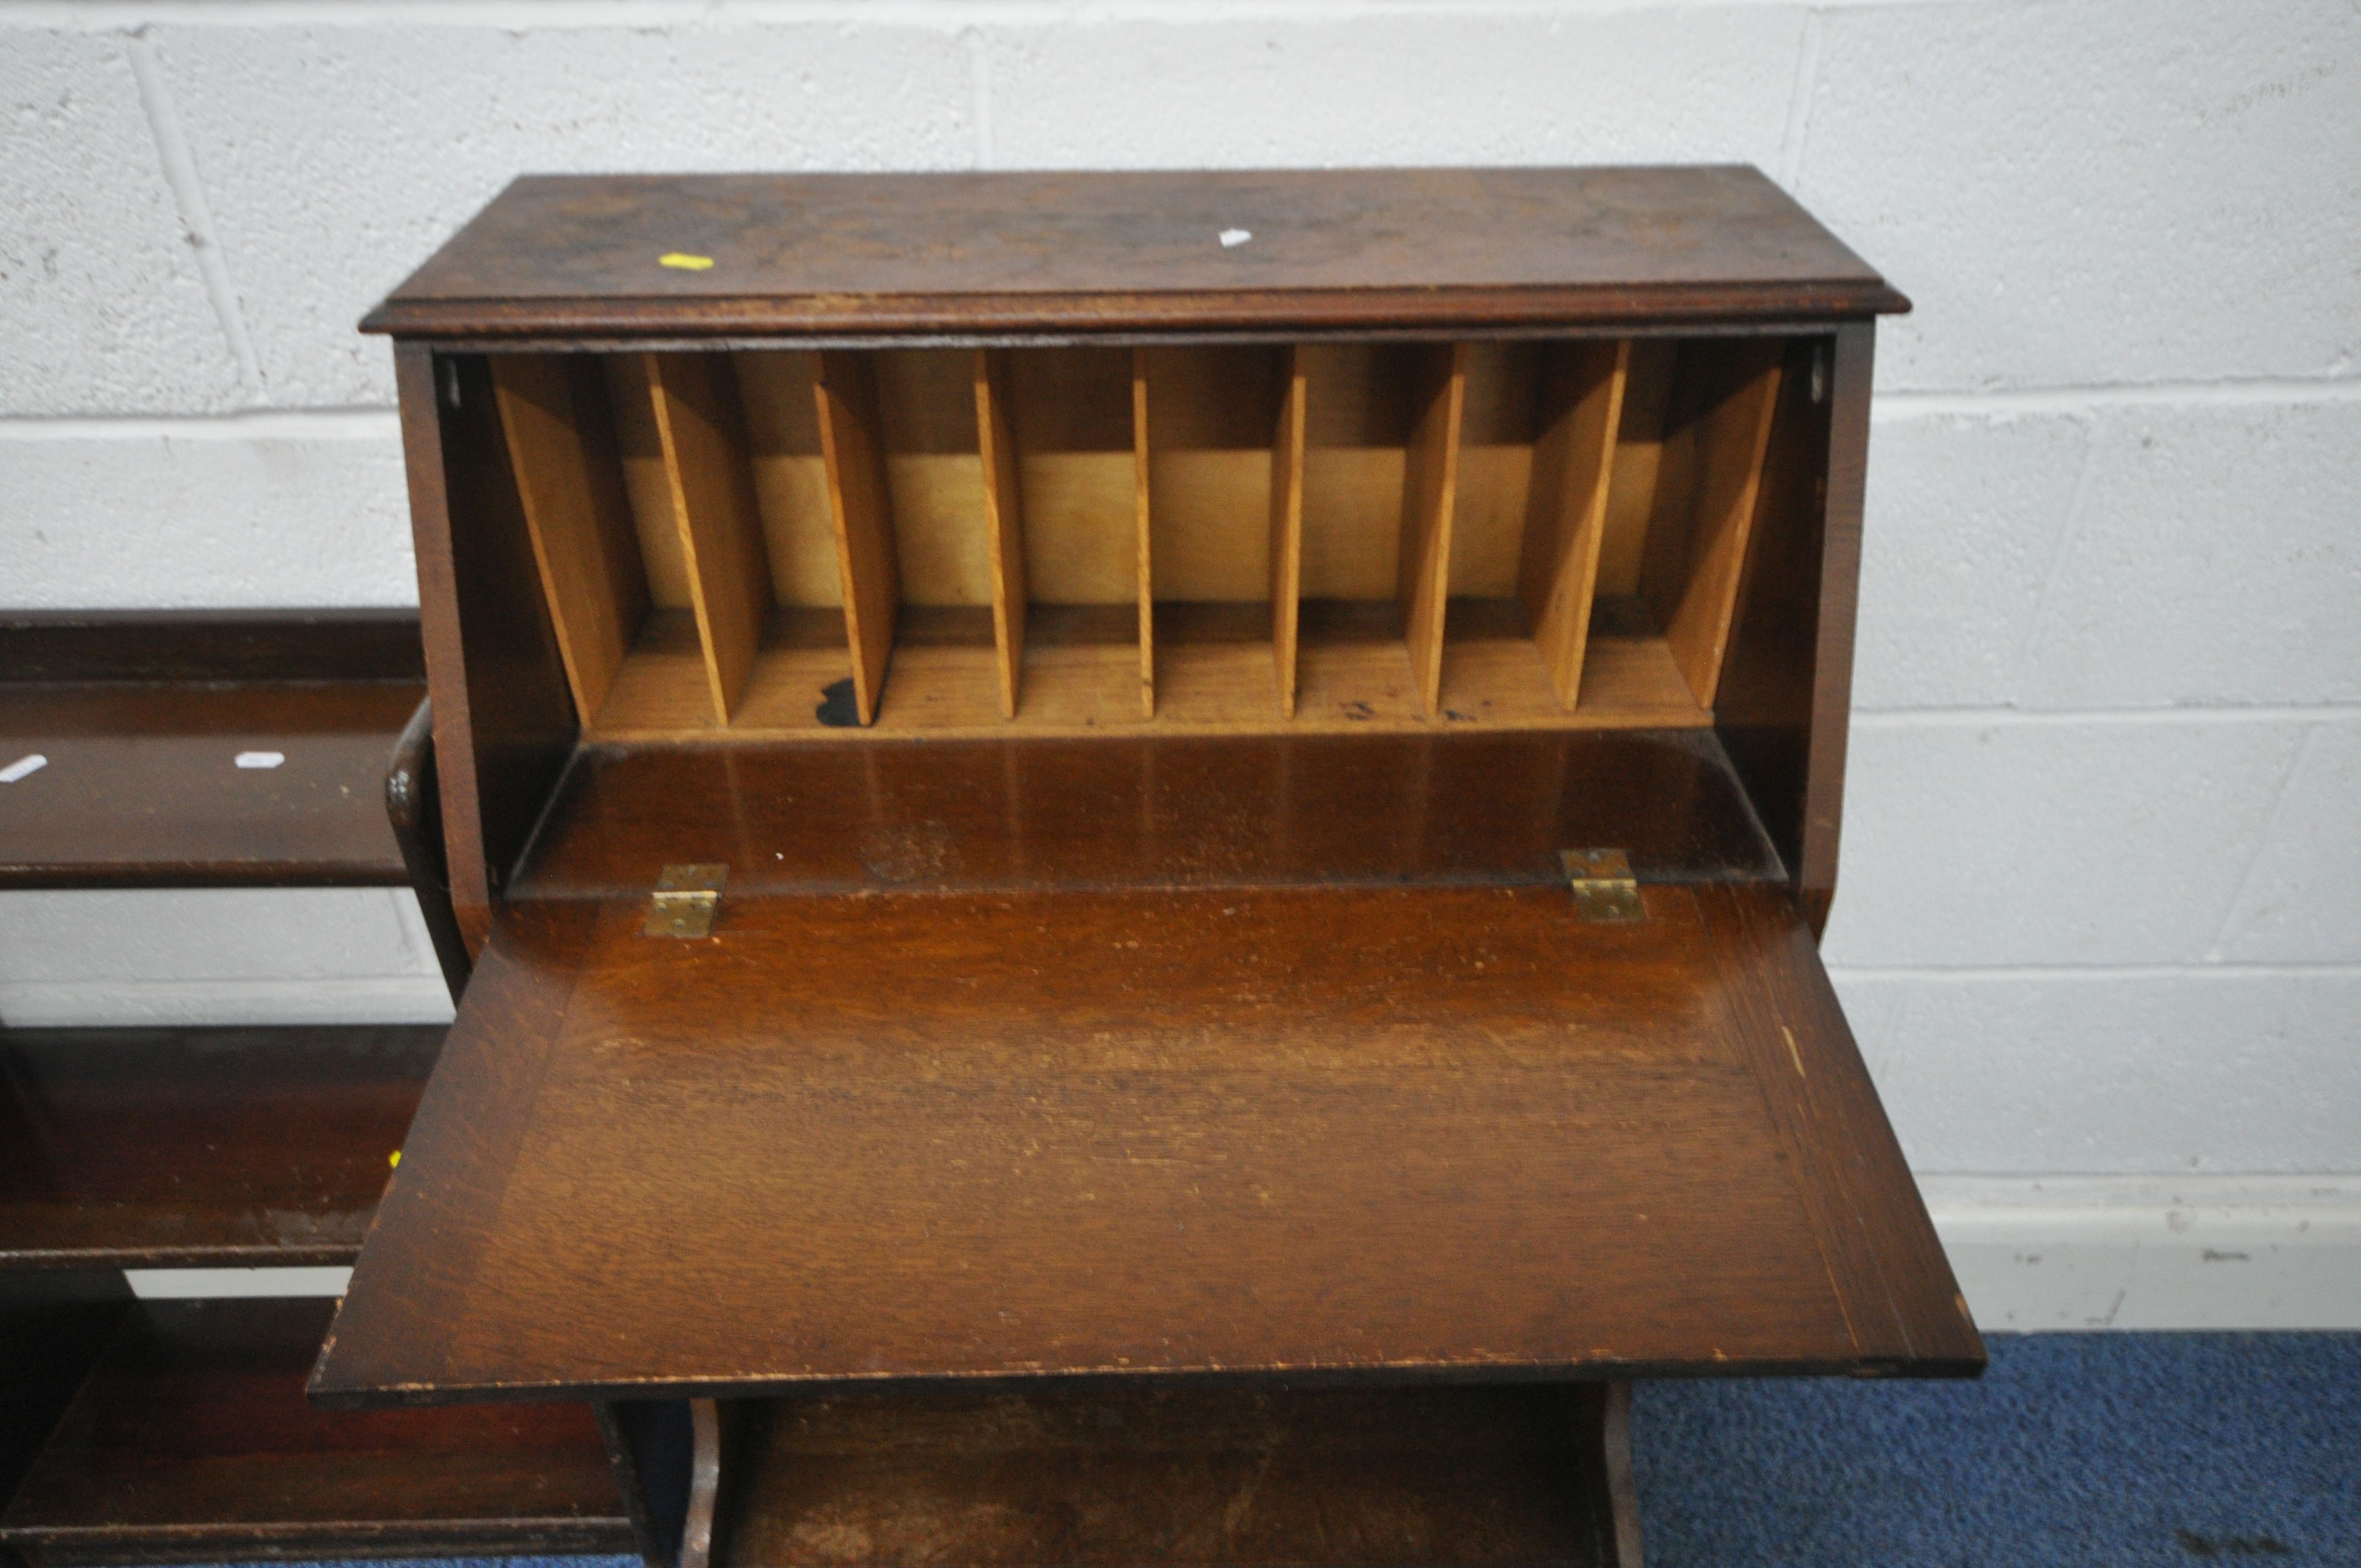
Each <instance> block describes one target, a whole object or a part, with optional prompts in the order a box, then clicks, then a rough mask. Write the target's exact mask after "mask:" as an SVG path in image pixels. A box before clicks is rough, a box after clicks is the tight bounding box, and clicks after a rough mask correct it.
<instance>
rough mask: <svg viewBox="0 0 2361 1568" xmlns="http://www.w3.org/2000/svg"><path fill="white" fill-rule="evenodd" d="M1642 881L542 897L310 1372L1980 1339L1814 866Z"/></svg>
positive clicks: (1215, 1364)
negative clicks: (1819, 915) (686, 912)
mask: <svg viewBox="0 0 2361 1568" xmlns="http://www.w3.org/2000/svg"><path fill="white" fill-rule="evenodd" d="M905 804H906V805H909V804H914V803H905ZM944 848H945V847H944V846H942V845H940V844H937V845H935V846H933V849H934V850H935V852H937V853H941V852H943V851H944ZM757 853H758V854H759V850H758V851H757ZM1642 894H1643V896H1644V898H1645V902H1646V908H1647V913H1648V918H1647V919H1646V920H1644V921H1642V922H1639V923H1634V924H1628V925H1599V924H1592V923H1587V922H1586V921H1584V920H1583V919H1582V918H1580V916H1579V915H1578V913H1577V911H1576V906H1575V902H1574V900H1573V899H1572V898H1571V897H1570V896H1569V894H1567V892H1566V890H1565V887H1564V886H1563V885H1559V886H1554V887H1552V886H1536V885H1527V886H1499V885H1491V886H1466V885H1460V886H1428V887H1366V886H1365V887H1334V886H1294V887H1278V888H1246V889H1238V888H1229V887H1219V888H1178V889H1175V888H1170V887H1164V888H1156V887H1146V888H1131V889H1127V890H1122V891H1092V890H1076V891H1060V892H1049V893H1032V892H994V893H983V894H968V893H954V892H938V891H926V890H921V891H913V892H908V893H882V894H878V895H876V896H872V897H862V898H815V897H807V896H804V897H798V896H765V895H763V894H752V893H748V892H746V891H744V890H742V889H741V887H740V885H739V884H738V883H737V881H736V879H735V878H733V879H732V883H731V887H730V892H729V893H728V894H725V896H724V897H723V899H722V901H721V905H720V909H719V918H718V920H717V922H716V924H715V926H714V928H713V933H712V935H711V937H710V938H706V939H704V940H700V941H669V940H663V939H656V938H649V937H647V936H645V935H644V934H643V930H642V927H644V925H645V921H646V902H647V901H646V895H645V893H644V891H643V890H642V891H638V892H635V893H629V894H621V895H619V896H616V897H613V898H610V899H595V898H585V897H580V896H558V897H544V898H533V899H524V898H518V899H515V900H512V901H511V904H509V905H507V906H506V908H505V909H504V911H503V915H502V921H501V925H500V928H499V929H498V931H497V932H496V933H495V936H494V939H493V942H492V945H491V947H490V948H489V949H488V950H487V955H486V958H485V960H484V962H483V963H482V964H481V965H480V966H479V967H478V970H477V972H476V976H475V979H474V981H473V982H472V983H471V985H470V987H469V992H468V1000H467V1012H466V1014H465V1015H464V1016H463V1018H462V1020H461V1022H460V1023H459V1024H457V1025H455V1026H454V1028H453V1031H452V1035H451V1038H450V1042H449V1043H448V1044H447V1045H446V1047H445V1055H444V1059H443V1063H442V1065H441V1066H440V1067H439V1068H438V1069H437V1071H436V1075H435V1080H434V1084H433V1085H432V1086H430V1088H429V1090H428V1093H427V1098H426V1102H425V1103H424V1104H423V1106H422V1108H421V1111H420V1115H419V1120H418V1123H417V1125H416V1126H415V1127H413V1129H412V1134H411V1138H410V1141H409V1145H408V1147H407V1149H406V1152H405V1157H404V1159H403V1162H402V1168H401V1170H400V1171H398V1172H397V1173H396V1176H395V1179H394V1182H393V1185H392V1186H391V1187H390V1189H389V1190H388V1193H387V1196H386V1198H385V1201H383V1203H382V1204H381V1205H380V1207H379V1216H378V1221H377V1224H376V1227H375V1229H374V1230H373V1231H372V1232H371V1234H370V1238H369V1244H368V1247H367V1248H366V1249H364V1251H363V1254H362V1257H361V1260H360V1263H359V1265H358V1267H357V1272H356V1274H355V1276H354V1279H353V1285H352V1288H351V1290H350V1292H349V1294H348V1295H347V1296H346V1301H345V1305H344V1309H343V1311H342V1314H341V1316H340V1317H339V1319H338V1321H337V1325H336V1332H335V1342H334V1343H333V1345H332V1346H331V1348H330V1350H329V1352H328V1354H327V1355H326V1357H325V1359H324V1362H323V1364H322V1368H321V1371H320V1373H319V1376H318V1377H317V1378H316V1379H315V1383H314V1387H315V1389H316V1390H317V1391H318V1392H320V1393H321V1394H323V1395H324V1396H326V1397H328V1398H347V1399H356V1400H366V1399H369V1398H379V1399H383V1398H393V1397H400V1398H409V1399H417V1398H467V1397H481V1396H484V1395H487V1394H497V1395H504V1396H509V1397H517V1396H523V1395H527V1394H530V1393H532V1392H533V1391H535V1390H555V1389H569V1390H576V1391H580V1392H590V1391H599V1390H605V1391H612V1392H616V1393H622V1394H629V1395H637V1396H642V1397H644V1396H647V1395H650V1394H653V1393H657V1392H660V1391H671V1392H675V1393H702V1392H714V1391H723V1390H728V1389H741V1390H748V1391H751V1390H754V1389H758V1388H777V1387H781V1386H782V1385H794V1384H798V1383H808V1382H815V1381H843V1380H851V1381H859V1380H866V1379H889V1378H897V1379H909V1378H928V1377H972V1376H1020V1375H1030V1374H1038V1373H1044V1372H1077V1373H1081V1372H1103V1373H1110V1374H1117V1373H1131V1374H1146V1373H1163V1372H1174V1373H1178V1372H1201V1371H1211V1370H1216V1369H1218V1370H1223V1371H1227V1372H1234V1373H1244V1372H1265V1373H1284V1372H1295V1373H1309V1372H1312V1371H1314V1370H1322V1371H1333V1372H1338V1373H1343V1372H1356V1373H1361V1374H1381V1373H1389V1374H1394V1375H1426V1376H1442V1375H1445V1374H1451V1373H1455V1374H1457V1375H1460V1376H1512V1375H1518V1374H1521V1375H1524V1376H1566V1375H1576V1376H1579V1375H1583V1374H1584V1373H1585V1372H1586V1371H1587V1373H1589V1374H1590V1375H1604V1376H1642V1375H1648V1374H1651V1373H1653V1372H1657V1371H1662V1370H1664V1369H1668V1368H1675V1367H1684V1366H1687V1367H1694V1366H1697V1365H1707V1364H1711V1365H1717V1366H1719V1367H1720V1368H1721V1369H1723V1370H1726V1371H1730V1372H1738V1371H1741V1370H1746V1369H1756V1370H1785V1371H1808V1370H1824V1371H1834V1370H1839V1369H1876V1370H1883V1371H1957V1370H1960V1369H1962V1368H1964V1367H1966V1366H1970V1365H1974V1363H1975V1361H1976V1360H1977V1358H1978V1357H1979V1355H1980V1352H1979V1351H1978V1350H1977V1348H1976V1342H1975V1338H1974V1333H1973V1330H1972V1329H1971V1326H1970V1325H1969V1323H1968V1321H1967V1319H1966V1316H1965V1313H1964V1310H1963V1309H1962V1308H1961V1307H1960V1304H1959V1302H1958V1300H1957V1296H1956V1289H1955V1287H1954V1286H1953V1284H1952V1281H1951V1279H1950V1277H1949V1272H1948V1270H1947V1269H1946V1268H1945V1266H1944V1265H1943V1262H1942V1255H1941V1252H1940V1249H1939V1246H1938V1244H1937V1242H1936V1240H1935V1238H1934V1234H1933V1232H1932V1230H1931V1228H1929V1227H1928V1226H1927V1223H1926V1219H1925V1215H1924V1212H1923V1211H1920V1210H1919V1209H1917V1207H1916V1198H1915V1194H1914V1193H1913V1190H1912V1189H1911V1187H1910V1185H1909V1181H1908V1173H1907V1170H1906V1168H1905V1167H1904V1166H1903V1164H1902V1160H1901V1154H1900V1151H1899V1149H1898V1147H1896V1146H1894V1141H1893V1138H1892V1135H1891V1133H1890V1132H1889V1131H1888V1130H1887V1128H1886V1126H1885V1124H1884V1122H1883V1116H1882V1113H1879V1112H1878V1110H1877V1109H1876V1102H1875V1096H1874V1092H1873V1091H1872V1089H1871V1088H1870V1086H1869V1082H1868V1079H1867V1076H1866V1074H1865V1073H1864V1072H1863V1070H1862V1069H1861V1061H1860V1058H1859V1055H1858V1053H1857V1052H1856V1050H1855V1048H1854V1047H1853V1044H1852V1041H1851V1038H1850V1035H1849V1034H1848V1033H1847V1032H1846V1029H1845V1026H1844V1024H1843V1021H1842V1018H1841V1015H1840V1014H1839V1012H1838V1010H1837V1006H1836V1003H1835V999H1834V996H1833V993H1832V992H1829V991H1828V983H1827V981H1826V979H1825V978H1824V977H1823V976H1822V975H1821V974H1820V972H1819V970H1818V966H1817V959H1816V957H1815V956H1814V955H1813V951H1812V948H1811V943H1810V938H1809V934H1808V933H1807V932H1806V931H1805V929H1804V928H1803V926H1802V923H1801V919H1800V916H1797V915H1796V914H1795V910H1794V906H1793V905H1792V903H1791V902H1790V900H1789V898H1788V895H1787V894H1786V893H1785V890H1784V887H1780V886H1775V885H1773V886H1766V885H1762V884H1722V885H1715V884H1700V885H1697V886H1694V887H1691V886H1648V887H1644V888H1643V889H1642ZM1798 1069H1800V1070H1798ZM626 1141H628V1144H629V1146H632V1147H637V1148H644V1149H661V1150H663V1151H664V1157H663V1158H662V1159H661V1160H657V1161H653V1162H651V1161H646V1160H638V1159H625V1158H619V1157H617V1150H618V1148H619V1147H620V1146H622V1145H623V1144H624V1143H625V1142H626ZM585 1214H595V1215H596V1216H598V1223H596V1224H585V1223H583V1216H584V1215H585ZM593 1297H595V1298H596V1299H598V1300H599V1301H600V1303H601V1310H599V1311H598V1312H597V1313H595V1314H584V1313H583V1312H581V1311H580V1310H579V1305H580V1303H581V1302H582V1301H584V1300H585V1299H592V1298H593Z"/></svg>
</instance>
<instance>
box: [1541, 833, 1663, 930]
mask: <svg viewBox="0 0 2361 1568" xmlns="http://www.w3.org/2000/svg"><path fill="white" fill-rule="evenodd" d="M1558 856H1559V859H1561V860H1563V861H1565V880H1566V883H1568V885H1570V886H1571V887H1572V888H1573V889H1574V907H1575V910H1576V913H1577V914H1579V915H1580V916H1582V917H1583V918H1584V919H1585V920H1596V921H1598V922H1600V923H1601V924H1620V923H1624V922H1629V921H1633V920H1645V919H1646V918H1647V917H1648V909H1647V905H1644V904H1642V903H1641V901H1640V883H1638V881H1637V880H1636V879H1634V878H1633V877H1632V875H1631V856H1630V855H1628V854H1626V853H1624V852H1623V851H1622V850H1560V851H1558Z"/></svg>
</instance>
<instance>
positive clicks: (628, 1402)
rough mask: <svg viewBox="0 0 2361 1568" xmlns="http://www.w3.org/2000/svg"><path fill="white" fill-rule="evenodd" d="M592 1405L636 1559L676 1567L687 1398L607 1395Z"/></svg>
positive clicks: (690, 1462)
mask: <svg viewBox="0 0 2361 1568" xmlns="http://www.w3.org/2000/svg"><path fill="white" fill-rule="evenodd" d="M595 1409H596V1410H597V1413H598V1431H599V1434H600V1435H601V1436H602V1437H604V1438H605V1439H606V1440H607V1457H608V1459H609V1461H610V1462H612V1464H614V1467H615V1481H616V1484H617V1485H618V1486H620V1488H621V1489H622V1494H623V1506H624V1508H625V1510H626V1511H627V1512H628V1513H629V1514H630V1515H631V1534H632V1536H633V1538H634V1539H635V1540H636V1541H637V1542H638V1544H639V1550H640V1560H641V1561H642V1563H646V1564H647V1568H677V1564H678V1563H679V1562H680V1543H681V1537H682V1535H683V1534H684V1533H685V1532H686V1527H687V1518H688V1486H689V1473H690V1470H691V1469H692V1468H693V1466H694V1463H695V1450H696V1432H695V1425H696V1423H695V1421H694V1420H693V1419H692V1417H691V1415H690V1410H689V1401H687V1400H686V1399H611V1400H605V1401H602V1402H600V1403H599V1404H598V1406H596V1407H595Z"/></svg>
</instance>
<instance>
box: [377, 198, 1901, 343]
mask: <svg viewBox="0 0 2361 1568" xmlns="http://www.w3.org/2000/svg"><path fill="white" fill-rule="evenodd" d="M1907 308H1908V302H1907V301H1905V300H1904V299H1903V298H1902V296H1901V295H1900V294H1898V293H1896V292H1894V290H1892V289H1891V288H1889V287H1888V286H1887V285H1886V284H1885V282H1884V281H1883V280H1882V279H1880V278H1879V276H1878V275H1877V273H1876V272H1875V271H1873V270H1872V269H1871V268H1870V267H1869V266H1868V265H1867V264H1866V263H1864V262H1863V261H1862V260H1861V258H1859V257H1857V256H1855V255H1854V254H1853V253H1852V252H1851V251H1850V250H1849V249H1847V248H1846V247H1845V246H1844V245H1843V244H1842V243H1840V242H1839V240H1838V239H1837V238H1836V237H1835V236H1832V235H1830V234H1829V233H1828V230H1826V229H1824V228H1822V227H1821V226H1820V225H1819V224H1818V223H1817V222H1816V221H1815V220H1814V219H1813V218H1812V217H1811V215H1810V214H1807V213H1806V212H1805V211H1804V210H1803V209H1802V208H1801V207H1799V206H1797V205H1796V204H1795V202H1794V201H1793V200H1791V199H1790V198H1789V197H1788V196H1787V195H1786V193H1785V192H1783V191H1781V190H1780V189H1779V188H1778V187H1777V186H1775V185H1773V183H1772V182H1771V181H1769V180H1767V179H1765V178H1764V177H1763V175H1762V174H1761V173H1760V172H1759V171H1757V170H1753V169H1751V168H1743V167H1711V168H1622V169H1608V168H1594V169H1502V170H1481V169H1454V170H1440V169H1414V170H1402V169H1367V170H1278V171H1166V172H1131V173H942V174H776V175H773V174H703V175H529V176H526V177H524V178H522V179H520V180H517V181H514V182H513V183H511V185H510V186H509V187H508V189H507V190H505V191H503V192H500V195H499V196H498V197H496V198H495V199H494V200H493V201H492V203H491V204H490V205H489V206H487V207H486V208H485V209H484V210H483V211H482V212H481V213H480V214H478V215H477V216H476V217H475V219H474V220H473V221H471V222H470V223H469V224H468V225H467V226H466V227H465V228H463V229H461V230H460V231H459V233H458V234H457V235H456V236H455V237H454V238H453V239H452V240H451V241H450V242H449V243H448V244H447V245H445V247H443V248H442V249H441V250H440V251H438V252H437V253H436V254H435V255H434V257H433V258H431V259H430V260H428V261H427V263H426V264H425V265H424V266H423V267H422V268H420V269H418V271H417V272H416V273H415V274H413V275H412V277H411V278H410V280H408V281H407V282H405V283H403V284H402V285H401V287H400V288H399V289H397V290H395V291H394V292H393V293H392V295H391V296H390V297H389V298H388V299H387V301H386V302H384V303H383V304H382V305H380V306H379V307H378V309H377V310H376V311H375V312H373V313H371V314H370V315H369V317H368V320H367V321H365V322H364V323H362V325H363V327H364V328H365V329H367V330H370V331H378V332H390V333H394V334H401V335H404V336H418V337H481V336H492V337H498V336H520V337H547V336H553V335H554V336H632V335H646V336H660V337H684V336H686V337H694V336H730V335H733V334H800V335H807V336H819V337H858V336H862V335H864V334H867V335H934V334H953V335H960V334H967V335H988V334H1011V335H1024V334H1042V335H1058V336H1074V335H1085V336H1087V335H1109V334H1156V333H1159V332H1203V331H1229V332H1244V333H1255V332H1278V331H1282V330H1284V331H1290V332H1301V331H1314V332H1317V331H1333V332H1370V333H1378V332H1385V331H1389V330H1411V329H1416V328H1420V327H1430V328H1440V329H1451V328H1476V327H1493V328H1515V327H1553V326H1580V325H1585V324H1595V323H1609V322H1643V321H1664V322H1669V323H1711V322H1733V321H1742V320H1746V319H1750V318H1752V319H1762V318H1777V319H1781V320H1789V321H1792V320H1796V319H1804V318H1817V317H1838V316H1860V315H1864V314H1869V313H1879V312H1892V311H1899V310H1906V309H1907Z"/></svg>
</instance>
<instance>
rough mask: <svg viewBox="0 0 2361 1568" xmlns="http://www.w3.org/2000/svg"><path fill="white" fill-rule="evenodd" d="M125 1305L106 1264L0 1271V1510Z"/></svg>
mask: <svg viewBox="0 0 2361 1568" xmlns="http://www.w3.org/2000/svg"><path fill="white" fill-rule="evenodd" d="M130 1305H131V1288H130V1287H129V1286H128V1285H126V1284H125V1283H124V1280H123V1276H122V1274H121V1273H119V1272H117V1271H115V1270H113V1269H104V1270H82V1271H78V1272H70V1271H68V1270H65V1269H40V1270H27V1269H6V1270H0V1508H6V1507H7V1504H8V1499H9V1498H10V1497H14V1496H15V1495H16V1484H17V1483H18V1482H19V1481H21V1480H22V1479H24V1475H25V1472H26V1471H27V1470H28V1469H30V1468H31V1467H32V1464H33V1460H34V1457H35V1456H36V1455H37V1454H38V1453H40V1451H41V1445H42V1444H43V1443H45V1442H48V1441H49V1432H50V1431H52V1430H53V1429H54V1428H55V1427H56V1426H57V1423H58V1418H59V1417H60V1415H62V1414H64V1413H65V1408H66V1406H67V1405H68V1404H69V1403H70V1402H71V1400H72V1398H73V1394H74V1390H75V1389H76V1388H78V1387H81V1386H82V1378H83V1377H84V1376H86V1375H87V1374H88V1373H89V1371H90V1368H91V1366H92V1365H93V1363H94V1362H96V1361H97V1359H98V1353H99V1352H100V1350H101V1349H103V1348H104V1346H105V1344H106V1342H107V1341H108V1340H109V1339H110V1338H112V1337H113V1336H114V1333H115V1324H116V1323H117V1322H118V1321H121V1318H122V1315H123V1314H124V1312H126V1310H129V1309H130ZM6 1561H9V1557H8V1547H7V1545H6V1543H5V1542H0V1562H6Z"/></svg>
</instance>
